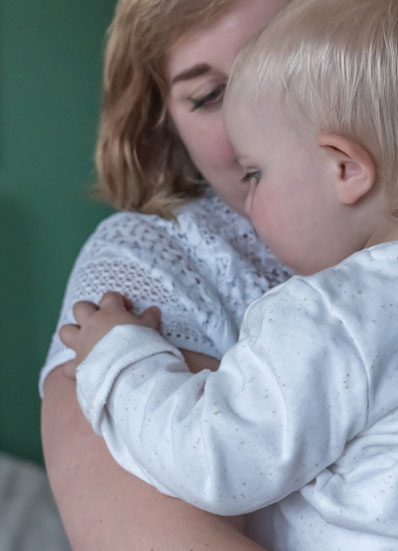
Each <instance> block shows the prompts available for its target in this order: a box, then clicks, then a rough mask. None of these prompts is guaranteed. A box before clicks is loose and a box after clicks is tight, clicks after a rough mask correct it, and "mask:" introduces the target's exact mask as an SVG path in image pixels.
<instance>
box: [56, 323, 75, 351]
mask: <svg viewBox="0 0 398 551" xmlns="http://www.w3.org/2000/svg"><path fill="white" fill-rule="evenodd" d="M79 331H80V327H79V326H78V325H74V324H73V323H68V324H67V325H63V326H62V327H61V328H60V329H59V331H58V335H59V338H60V339H61V341H62V342H63V343H64V345H65V346H68V347H69V348H74V346H75V343H76V339H77V337H78V335H79Z"/></svg>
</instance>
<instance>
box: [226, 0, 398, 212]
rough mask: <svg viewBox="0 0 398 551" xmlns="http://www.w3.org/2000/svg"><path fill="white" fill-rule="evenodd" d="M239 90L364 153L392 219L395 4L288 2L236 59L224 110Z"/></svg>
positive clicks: (396, 140) (397, 163) (397, 100)
mask: <svg viewBox="0 0 398 551" xmlns="http://www.w3.org/2000/svg"><path fill="white" fill-rule="evenodd" d="M242 83H244V90H245V92H244V93H245V94H247V98H246V99H247V101H252V100H253V99H255V100H256V102H255V105H257V106H259V109H261V103H259V102H258V101H257V100H258V99H261V97H262V95H263V96H264V91H266V92H267V93H269V92H271V93H272V94H273V95H274V94H275V97H276V98H280V99H281V102H282V105H283V108H284V110H285V112H286V114H287V115H288V116H289V117H295V118H296V119H297V120H298V121H299V122H300V124H302V125H309V127H310V128H313V129H315V131H316V132H318V133H324V132H331V133H338V134H341V135H344V136H345V137H347V138H350V139H352V140H354V141H356V142H357V143H359V144H361V145H362V146H363V147H365V148H366V149H367V150H368V152H369V153H370V154H371V156H372V157H373V160H374V161H375V162H376V165H377V170H378V179H379V180H380V181H381V182H382V183H383V185H385V186H386V192H387V193H388V197H389V198H390V199H391V206H392V212H393V213H394V214H398V193H397V192H396V190H397V189H398V187H397V188H396V189H394V188H395V184H396V183H398V182H397V180H398V0H295V1H294V2H292V4H290V5H289V6H288V7H287V8H286V9H285V10H283V11H282V12H281V13H280V14H279V15H277V16H276V17H275V18H274V19H273V20H272V21H271V22H270V23H269V24H267V25H266V26H265V28H263V29H262V30H261V31H260V32H259V33H257V34H256V35H255V36H254V37H253V39H251V40H250V41H249V43H248V44H247V46H246V47H245V48H244V49H243V51H242V52H241V54H240V55H239V56H238V58H237V60H236V62H235V64H234V67H233V70H232V74H231V78H230V82H229V85H228V89H227V93H226V98H225V101H226V102H227V103H228V104H230V102H232V101H234V98H235V97H236V95H237V94H239V96H240V97H241V93H242V92H240V91H239V89H242ZM243 99H245V98H243Z"/></svg>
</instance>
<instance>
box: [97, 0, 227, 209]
mask: <svg viewBox="0 0 398 551" xmlns="http://www.w3.org/2000/svg"><path fill="white" fill-rule="evenodd" d="M233 3H234V0H119V2H118V4H117V6H116V12H115V16H114V19H113V22H112V24H111V26H110V28H109V30H108V41H107V46H106V53H105V70H104V85H103V103H102V112H101V120H100V128H99V137H98V143H97V149H96V165H97V172H98V176H99V184H98V188H97V189H98V192H99V194H100V195H101V196H103V197H104V198H106V199H107V200H108V201H109V202H110V203H111V204H112V205H113V206H115V207H116V208H120V209H124V210H136V211H140V212H144V213H154V214H158V215H160V216H163V217H165V218H173V216H174V211H175V209H176V207H178V206H180V205H182V204H184V203H186V202H188V201H189V200H191V199H192V198H195V197H198V196H200V195H201V194H202V193H203V189H204V184H203V183H202V184H201V183H200V182H201V181H202V180H201V178H200V175H199V174H198V171H197V169H196V168H195V166H194V165H193V163H192V161H191V160H190V157H189V155H188V153H187V151H186V150H185V147H184V146H183V144H182V142H181V140H180V138H179V136H178V135H177V133H176V131H175V130H174V128H173V125H172V124H171V122H170V120H169V117H168V113H167V109H166V101H167V95H168V82H167V79H166V76H165V56H166V53H167V51H168V49H169V48H170V47H171V46H172V45H173V44H174V43H175V42H176V41H177V40H178V39H179V38H181V36H183V35H185V34H186V33H189V32H191V31H194V30H197V29H200V28H203V27H206V25H208V24H209V23H210V22H212V23H213V22H214V18H215V17H218V16H219V15H222V13H223V12H225V10H226V9H227V8H228V7H230V6H232V5H233ZM198 182H199V183H198Z"/></svg>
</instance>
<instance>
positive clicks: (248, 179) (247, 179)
mask: <svg viewBox="0 0 398 551" xmlns="http://www.w3.org/2000/svg"><path fill="white" fill-rule="evenodd" d="M260 179H261V172H260V171H259V170H248V171H247V172H246V174H245V175H244V176H243V178H242V179H241V182H243V183H245V184H251V183H252V182H254V183H255V184H256V185H257V184H258V183H259V181H260Z"/></svg>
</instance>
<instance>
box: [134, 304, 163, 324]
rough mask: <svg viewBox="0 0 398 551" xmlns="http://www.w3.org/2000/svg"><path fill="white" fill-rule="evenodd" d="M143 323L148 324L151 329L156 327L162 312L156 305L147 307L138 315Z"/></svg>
mask: <svg viewBox="0 0 398 551" xmlns="http://www.w3.org/2000/svg"><path fill="white" fill-rule="evenodd" d="M138 317H139V318H140V319H141V320H142V321H143V322H144V323H145V325H149V326H150V327H151V328H152V329H158V328H159V323H160V318H161V317H162V313H161V311H160V310H159V308H158V307H157V306H151V307H150V308H147V309H146V310H145V311H144V312H142V314H141V315H140V316H138Z"/></svg>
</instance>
